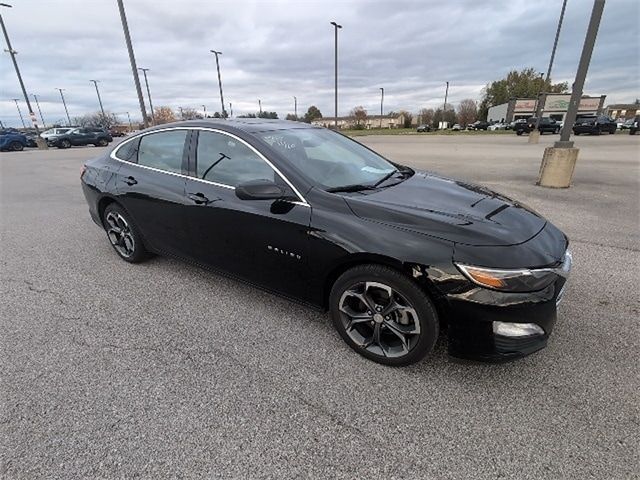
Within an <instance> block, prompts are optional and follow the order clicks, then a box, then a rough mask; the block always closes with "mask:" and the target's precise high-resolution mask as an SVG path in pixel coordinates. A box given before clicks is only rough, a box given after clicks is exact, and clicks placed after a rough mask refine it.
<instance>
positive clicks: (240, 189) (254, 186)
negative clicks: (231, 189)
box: [236, 180, 287, 200]
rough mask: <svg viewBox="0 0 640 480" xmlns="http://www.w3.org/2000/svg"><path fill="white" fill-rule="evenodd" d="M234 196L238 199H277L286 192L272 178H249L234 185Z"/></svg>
mask: <svg viewBox="0 0 640 480" xmlns="http://www.w3.org/2000/svg"><path fill="white" fill-rule="evenodd" d="M236 196H237V197H238V198H239V199H240V200H279V199H281V198H284V197H286V196H287V192H286V190H285V189H284V187H282V186H280V185H278V184H276V183H275V182H273V181H272V180H250V181H248V182H244V183H241V184H239V185H238V186H237V187H236Z"/></svg>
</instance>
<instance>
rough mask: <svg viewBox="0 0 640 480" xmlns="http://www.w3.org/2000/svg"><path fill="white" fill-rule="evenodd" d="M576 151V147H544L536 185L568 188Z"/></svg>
mask: <svg viewBox="0 0 640 480" xmlns="http://www.w3.org/2000/svg"><path fill="white" fill-rule="evenodd" d="M578 151H579V149H578V148H558V147H547V148H545V149H544V156H543V157H542V164H541V165H540V173H539V174H538V181H537V182H536V185H540V186H541V187H549V188H569V186H571V178H572V177H573V170H574V169H575V167H576V161H577V160H578Z"/></svg>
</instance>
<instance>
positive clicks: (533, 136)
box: [527, 72, 546, 143]
mask: <svg viewBox="0 0 640 480" xmlns="http://www.w3.org/2000/svg"><path fill="white" fill-rule="evenodd" d="M543 76H544V72H540V85H539V86H538V94H537V95H536V113H535V115H536V126H535V128H534V129H533V131H532V132H529V140H527V143H538V141H539V140H540V130H538V128H539V127H540V114H541V113H542V102H541V101H540V100H541V96H542V91H543V90H544V85H545V82H544V80H543V78H542V77H543ZM545 97H546V96H545ZM545 100H546V98H545Z"/></svg>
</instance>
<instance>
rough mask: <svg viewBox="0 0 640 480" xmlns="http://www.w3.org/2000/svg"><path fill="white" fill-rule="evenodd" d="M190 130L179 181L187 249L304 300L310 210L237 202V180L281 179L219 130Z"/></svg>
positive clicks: (206, 260)
mask: <svg viewBox="0 0 640 480" xmlns="http://www.w3.org/2000/svg"><path fill="white" fill-rule="evenodd" d="M197 134H198V138H197V142H196V146H195V148H194V153H195V155H194V156H193V157H192V158H193V165H192V168H191V174H192V177H191V178H189V179H188V180H187V182H186V196H187V199H188V201H189V202H190V204H189V206H188V208H186V210H185V212H186V213H185V218H186V221H187V223H188V226H189V232H190V239H191V247H190V248H191V250H192V251H193V252H197V255H198V257H199V259H200V261H201V262H202V263H205V264H207V265H210V266H212V267H214V268H218V269H221V270H225V271H227V272H229V273H231V274H233V275H237V276H240V277H242V278H244V279H246V280H249V281H251V282H255V283H258V284H261V285H263V286H266V287H268V288H270V289H273V290H276V291H279V292H282V293H285V294H289V295H294V296H298V297H303V298H304V297H305V295H306V293H307V285H308V284H307V282H308V263H307V248H308V229H309V223H310V219H311V207H309V205H308V204H306V203H305V202H303V201H273V200H240V199H239V198H238V197H237V196H236V194H235V186H236V185H238V184H239V183H242V182H246V181H249V180H259V179H267V180H273V181H275V182H276V183H281V184H282V185H283V186H285V185H286V186H287V188H288V184H287V182H286V180H285V179H284V178H283V177H282V176H281V175H280V174H279V173H278V172H276V171H275V170H274V168H273V167H272V166H271V164H270V163H269V162H268V161H267V160H266V159H265V157H263V156H262V155H261V154H260V153H258V151H257V150H256V149H254V148H253V147H251V146H250V145H249V144H248V143H246V142H244V141H243V140H241V139H240V138H238V137H236V136H233V135H230V134H227V133H225V132H221V131H209V130H201V131H199V132H198V133H197ZM300 200H302V199H300Z"/></svg>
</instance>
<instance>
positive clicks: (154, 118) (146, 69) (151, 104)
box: [138, 68, 156, 125]
mask: <svg viewBox="0 0 640 480" xmlns="http://www.w3.org/2000/svg"><path fill="white" fill-rule="evenodd" d="M138 70H142V73H143V74H144V84H145V85H146V87H147V97H149V108H150V109H151V121H152V122H153V124H154V125H155V124H156V115H155V113H154V112H153V103H152V102H151V91H150V90H149V80H147V72H148V71H149V69H148V68H138Z"/></svg>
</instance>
